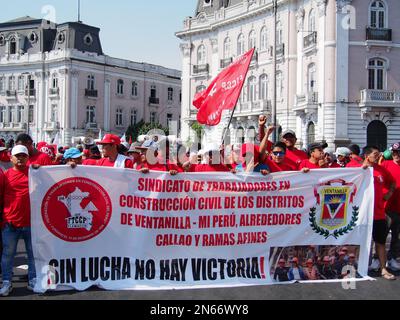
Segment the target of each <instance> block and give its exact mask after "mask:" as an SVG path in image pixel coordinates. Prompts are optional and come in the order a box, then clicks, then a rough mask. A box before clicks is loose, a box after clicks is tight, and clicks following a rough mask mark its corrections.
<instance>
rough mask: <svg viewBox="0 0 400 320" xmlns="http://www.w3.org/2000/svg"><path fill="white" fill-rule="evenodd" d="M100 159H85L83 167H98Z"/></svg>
mask: <svg viewBox="0 0 400 320" xmlns="http://www.w3.org/2000/svg"><path fill="white" fill-rule="evenodd" d="M99 160H100V159H85V160H83V161H82V165H84V166H97V161H99Z"/></svg>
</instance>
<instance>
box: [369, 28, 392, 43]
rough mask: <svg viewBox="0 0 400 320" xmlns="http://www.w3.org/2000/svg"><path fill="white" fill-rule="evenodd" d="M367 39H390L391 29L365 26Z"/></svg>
mask: <svg viewBox="0 0 400 320" xmlns="http://www.w3.org/2000/svg"><path fill="white" fill-rule="evenodd" d="M367 40H378V41H392V29H376V28H367Z"/></svg>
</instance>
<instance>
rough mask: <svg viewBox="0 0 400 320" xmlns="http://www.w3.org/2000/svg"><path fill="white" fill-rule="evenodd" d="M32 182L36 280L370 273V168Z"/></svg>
mask: <svg viewBox="0 0 400 320" xmlns="http://www.w3.org/2000/svg"><path fill="white" fill-rule="evenodd" d="M66 176H67V177H69V178H65V177H66ZM30 191H31V195H30V196H31V197H32V199H36V201H32V204H31V206H32V208H31V210H32V241H33V243H35V246H34V248H33V249H34V256H35V264H36V270H37V277H38V282H37V285H36V287H35V291H36V292H46V291H47V290H65V289H77V290H86V289H88V288H90V287H91V286H93V285H96V286H99V287H101V288H104V289H106V290H142V289H151V290H165V289H185V288H206V287H207V288H209V287H234V286H247V285H270V284H274V283H278V282H286V283H288V284H290V283H294V282H296V281H305V282H319V281H348V280H349V279H354V280H356V279H359V280H363V279H364V280H365V279H369V278H368V276H367V274H368V258H369V250H370V243H371V234H372V223H373V216H372V212H373V178H372V172H371V170H362V169H359V168H355V169H342V170H337V169H324V170H315V171H314V170H312V171H311V172H310V173H308V174H304V173H302V172H285V173H277V174H272V175H269V176H267V177H264V176H262V175H260V174H251V175H240V174H237V175H233V174H230V173H213V175H212V176H210V175H209V174H207V173H206V174H179V175H177V176H174V177H172V176H170V175H169V174H167V173H156V172H151V173H149V174H147V175H144V174H141V173H139V172H136V171H134V170H124V169H114V168H99V167H85V168H82V167H78V168H76V169H73V170H72V169H71V168H69V167H47V168H40V169H39V170H31V171H30Z"/></svg>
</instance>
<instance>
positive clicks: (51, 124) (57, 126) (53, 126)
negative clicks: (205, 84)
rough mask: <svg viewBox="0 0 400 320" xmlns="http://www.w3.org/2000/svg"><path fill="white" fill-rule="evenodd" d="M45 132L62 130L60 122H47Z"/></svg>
mask: <svg viewBox="0 0 400 320" xmlns="http://www.w3.org/2000/svg"><path fill="white" fill-rule="evenodd" d="M44 126H45V130H58V129H60V123H59V122H54V121H52V122H46V123H45V125H44Z"/></svg>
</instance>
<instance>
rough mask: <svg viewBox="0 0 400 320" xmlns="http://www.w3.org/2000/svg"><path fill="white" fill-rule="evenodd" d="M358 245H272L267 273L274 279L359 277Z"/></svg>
mask: <svg viewBox="0 0 400 320" xmlns="http://www.w3.org/2000/svg"><path fill="white" fill-rule="evenodd" d="M359 256H360V246H355V245H344V246H315V245H309V246H295V247H286V248H279V247H274V248H271V251H270V259H269V265H270V275H271V278H272V280H273V281H275V282H288V281H313V280H338V279H351V278H361V276H360V274H359V273H358V264H359Z"/></svg>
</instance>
